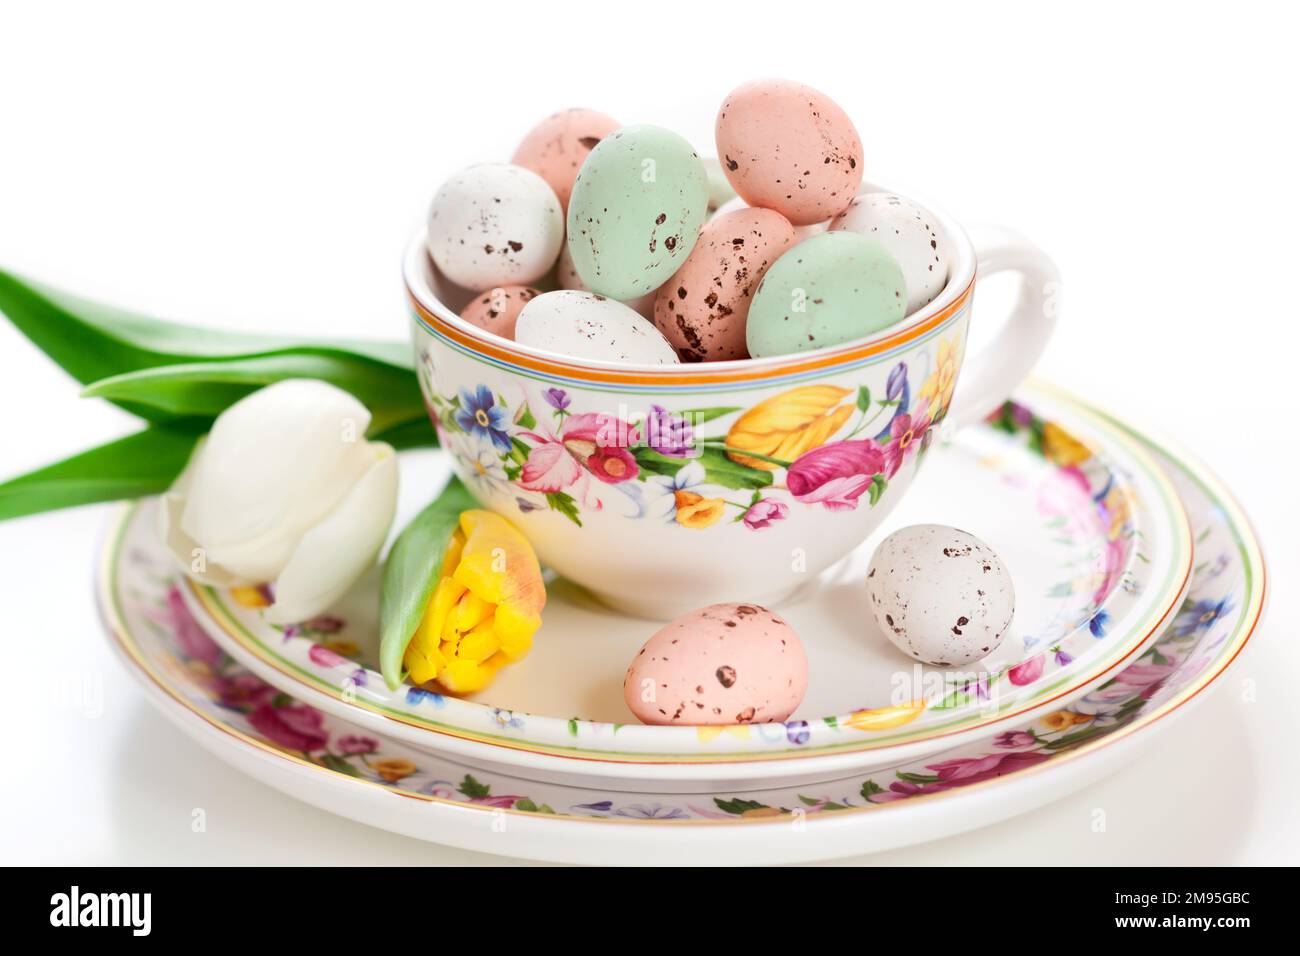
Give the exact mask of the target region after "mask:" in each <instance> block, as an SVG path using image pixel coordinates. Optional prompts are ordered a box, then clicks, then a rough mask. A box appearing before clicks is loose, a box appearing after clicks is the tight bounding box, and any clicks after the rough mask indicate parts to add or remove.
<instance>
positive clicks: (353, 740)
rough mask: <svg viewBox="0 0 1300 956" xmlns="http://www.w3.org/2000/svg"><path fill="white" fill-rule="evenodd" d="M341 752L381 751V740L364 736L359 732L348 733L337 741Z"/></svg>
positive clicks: (370, 752) (363, 752) (365, 752)
mask: <svg viewBox="0 0 1300 956" xmlns="http://www.w3.org/2000/svg"><path fill="white" fill-rule="evenodd" d="M336 746H337V747H338V749H339V753H345V754H373V753H377V752H378V751H379V741H377V740H375V738H373V737H362V736H359V735H358V734H347V735H346V736H344V737H340V738H339V739H338V741H337V742H336Z"/></svg>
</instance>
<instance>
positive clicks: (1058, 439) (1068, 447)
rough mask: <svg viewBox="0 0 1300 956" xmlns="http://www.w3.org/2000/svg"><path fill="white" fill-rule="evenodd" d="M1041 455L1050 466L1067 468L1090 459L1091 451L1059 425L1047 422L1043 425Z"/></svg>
mask: <svg viewBox="0 0 1300 956" xmlns="http://www.w3.org/2000/svg"><path fill="white" fill-rule="evenodd" d="M1043 455H1044V457H1046V458H1047V460H1048V461H1050V462H1051V463H1052V464H1054V465H1057V466H1059V467H1061V468H1069V467H1071V466H1073V465H1082V464H1083V463H1084V462H1085V461H1087V460H1088V459H1089V458H1091V457H1092V450H1091V449H1090V448H1088V446H1087V445H1085V444H1083V443H1082V442H1080V441H1079V440H1078V439H1077V438H1075V437H1074V436H1073V435H1071V434H1070V433H1069V432H1067V431H1066V430H1065V429H1064V428H1062V427H1061V426H1060V425H1058V424H1056V423H1055V422H1047V423H1046V424H1044V425H1043Z"/></svg>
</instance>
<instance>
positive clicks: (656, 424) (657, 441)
mask: <svg viewBox="0 0 1300 956" xmlns="http://www.w3.org/2000/svg"><path fill="white" fill-rule="evenodd" d="M645 427H646V444H647V445H649V446H650V449H651V450H652V451H657V452H658V453H659V454H661V455H667V456H668V457H670V458H686V457H688V456H690V455H691V454H692V453H693V452H694V451H695V431H694V429H692V428H691V423H690V422H688V421H687V420H686V419H685V418H683V417H681V416H680V415H672V414H669V412H668V409H666V408H664V407H663V406H661V405H651V406H650V414H649V415H647V416H646V420H645Z"/></svg>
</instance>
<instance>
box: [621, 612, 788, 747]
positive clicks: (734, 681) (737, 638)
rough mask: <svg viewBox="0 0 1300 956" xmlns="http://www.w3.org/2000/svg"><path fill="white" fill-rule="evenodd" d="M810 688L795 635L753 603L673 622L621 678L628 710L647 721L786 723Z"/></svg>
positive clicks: (693, 613) (643, 721) (642, 652)
mask: <svg viewBox="0 0 1300 956" xmlns="http://www.w3.org/2000/svg"><path fill="white" fill-rule="evenodd" d="M807 689H808V658H807V657H806V656H805V654H804V650H803V644H801V643H800V641H799V635H798V634H796V633H795V632H794V628H792V627H790V625H789V624H787V623H786V622H785V621H784V620H782V619H781V618H780V617H779V616H778V615H777V614H775V613H774V612H772V611H769V610H768V609H767V608H765V607H761V606H760V605H757V604H711V605H709V606H708V607H702V608H700V609H699V610H698V611H691V612H690V613H689V614H683V615H682V616H681V617H679V618H677V619H676V620H674V621H670V622H669V623H668V624H665V625H664V626H663V627H662V628H661V629H659V630H658V631H656V632H655V633H654V635H653V636H651V638H650V640H648V641H646V644H645V646H644V647H643V648H641V650H640V651H639V652H638V653H637V656H636V657H634V658H633V659H632V664H631V666H630V667H628V669H627V676H626V677H625V678H624V679H623V699H624V700H625V701H626V702H627V706H628V709H629V710H631V711H632V713H634V714H635V715H636V716H637V719H639V720H640V721H641V722H642V723H646V724H696V725H698V724H714V725H717V724H724V725H725V724H761V723H766V722H768V721H773V720H785V719H786V718H787V717H789V716H790V715H791V714H793V713H794V711H795V709H796V708H797V707H798V706H799V704H800V702H802V701H803V696H804V692H805V691H806V690H807Z"/></svg>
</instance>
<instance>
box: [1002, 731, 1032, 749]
mask: <svg viewBox="0 0 1300 956" xmlns="http://www.w3.org/2000/svg"><path fill="white" fill-rule="evenodd" d="M1037 742H1038V741H1037V740H1036V738H1035V737H1034V735H1033V734H1028V733H1025V732H1024V731H1023V730H1008V731H1007V732H1006V733H1004V734H998V735H997V736H996V737H995V738H993V746H994V747H1001V748H1002V749H1004V750H1014V749H1015V748H1016V747H1028V746H1030V745H1032V744H1035V743H1037Z"/></svg>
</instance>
